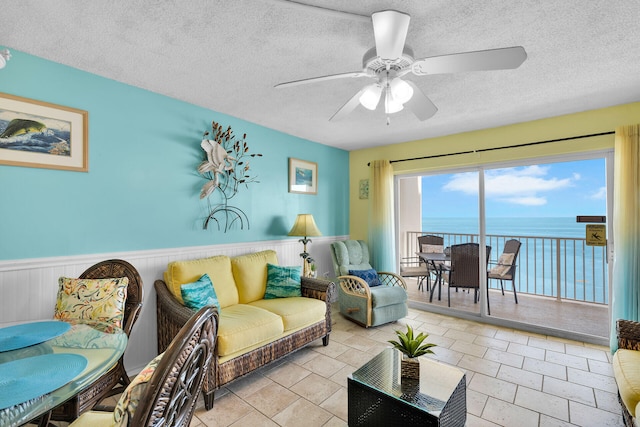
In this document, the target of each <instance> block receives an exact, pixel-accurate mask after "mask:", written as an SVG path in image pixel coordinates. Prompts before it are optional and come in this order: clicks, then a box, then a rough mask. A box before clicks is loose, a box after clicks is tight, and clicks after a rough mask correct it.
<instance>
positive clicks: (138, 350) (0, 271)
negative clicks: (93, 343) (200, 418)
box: [0, 236, 349, 374]
mask: <svg viewBox="0 0 640 427" xmlns="http://www.w3.org/2000/svg"><path fill="white" fill-rule="evenodd" d="M348 238H349V237H348V236H335V237H314V238H313V239H312V240H313V241H312V243H309V244H308V245H307V250H308V251H309V253H310V255H311V256H312V257H313V258H314V259H315V262H316V265H317V266H318V275H319V276H324V275H326V276H327V277H333V276H334V275H335V274H334V273H333V263H332V261H331V253H330V251H329V245H330V244H331V243H332V242H334V241H337V240H344V239H348ZM266 249H274V250H275V251H276V252H277V253H278V261H279V263H280V265H298V264H300V265H301V262H302V261H301V258H300V256H299V255H300V252H302V243H300V242H299V241H298V240H297V239H288V240H272V241H264V242H251V243H234V244H225V245H213V246H198V247H187V248H173V249H161V250H151V251H136V252H116V253H107V254H91V255H79V256H69V257H55V258H37V259H23V260H9V261H0V295H1V297H0V327H1V326H7V325H10V324H13V323H18V322H25V321H35V320H43V319H50V318H51V317H52V316H53V311H54V307H55V302H56V294H57V291H58V278H59V277H60V276H66V277H78V276H79V275H80V274H81V273H82V272H83V271H84V270H86V269H87V268H88V267H90V266H91V265H93V264H95V263H97V262H100V261H103V260H106V259H112V258H119V259H124V260H126V261H128V262H130V263H131V264H132V265H133V266H134V267H136V269H137V270H138V272H139V273H140V276H141V277H142V280H143V283H144V293H145V294H144V304H143V306H142V312H141V314H140V318H139V319H138V321H137V322H136V324H135V326H134V328H133V332H132V333H131V337H130V341H129V345H128V347H127V352H126V353H125V365H126V367H127V371H128V372H129V373H130V374H135V373H137V372H139V371H140V370H141V369H142V368H143V367H144V366H145V365H146V364H147V362H148V361H149V360H151V359H152V358H153V357H155V355H156V354H157V345H156V293H155V289H154V288H153V283H154V282H155V281H156V280H157V279H161V278H162V275H163V273H164V271H165V269H166V267H167V264H168V263H169V262H170V261H175V260H184V259H195V258H203V257H208V256H213V255H220V254H224V255H229V256H236V255H242V254H246V253H250V252H257V251H261V250H266Z"/></svg>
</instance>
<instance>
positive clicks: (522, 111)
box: [0, 0, 640, 150]
mask: <svg viewBox="0 0 640 427" xmlns="http://www.w3.org/2000/svg"><path fill="white" fill-rule="evenodd" d="M303 2H304V3H306V4H308V5H313V6H317V7H308V6H303V5H301V3H303ZM323 8H324V9H323ZM325 9H332V10H338V11H342V12H346V13H333V12H330V11H327V10H325ZM384 9H396V10H400V11H403V12H406V13H408V14H410V15H411V23H410V25H409V33H408V35H407V45H409V46H411V47H412V48H413V50H414V53H415V57H416V58H423V57H428V56H435V55H443V54H448V53H456V52H465V51H473V50H482V49H491V48H499V47H507V46H516V45H520V46H523V47H524V48H525V49H526V51H527V53H528V59H527V60H526V61H525V62H524V64H522V66H520V68H518V69H515V70H500V71H482V72H469V73H459V74H446V75H431V76H422V77H417V76H414V75H412V74H409V75H407V78H408V79H410V80H412V81H414V82H415V83H416V84H417V85H418V86H419V87H420V88H421V89H422V91H423V92H424V93H425V94H426V95H427V96H429V98H430V99H431V100H432V101H433V102H434V103H435V104H436V106H437V107H438V108H439V111H438V112H437V113H436V115H435V116H433V117H432V118H431V119H429V120H426V121H424V122H421V121H418V119H417V118H416V117H415V116H414V115H413V114H412V113H411V112H410V111H408V110H405V111H402V112H400V113H397V114H394V115H392V116H391V124H390V125H387V124H386V119H385V115H384V112H383V111H382V110H381V109H380V107H379V108H378V110H377V111H373V112H372V111H368V110H365V109H364V108H363V107H361V106H360V107H358V108H357V109H356V110H355V111H354V112H353V113H352V114H351V115H349V116H348V117H346V118H345V119H344V120H342V121H339V122H330V121H329V120H328V119H329V118H330V117H331V116H332V115H333V114H334V113H335V112H336V111H337V110H338V109H339V108H340V107H341V106H342V105H343V104H344V103H345V102H346V101H347V100H348V99H349V98H350V97H351V96H353V95H354V94H355V93H356V92H357V91H358V90H359V89H360V88H361V87H362V86H363V85H365V84H368V83H370V81H369V80H367V79H351V78H350V79H341V80H333V81H325V82H319V83H315V84H308V85H303V86H295V87H289V88H282V89H274V88H273V86H274V85H275V84H277V83H280V82H284V81H290V80H297V79H302V78H307V77H315V76H321V75H325V74H334V73H341V72H349V71H359V70H361V68H362V55H363V54H364V53H365V51H367V49H369V48H371V47H373V44H374V39H373V29H372V25H371V19H370V18H369V17H370V15H371V13H372V12H375V11H379V10H384ZM0 10H1V15H2V23H1V24H0V46H6V47H8V48H9V49H16V50H20V51H23V52H27V53H30V54H33V55H36V56H40V57H43V58H46V59H50V60H52V61H56V62H59V63H62V64H65V65H69V66H72V67H75V68H78V69H81V70H84V71H88V72H91V73H94V74H98V75H101V76H104V77H107V78H110V79H113V80H116V81H119V82H123V83H127V84H130V85H134V86H138V87H141V88H144V89H147V90H150V91H153V92H157V93H160V94H163V95H167V96H170V97H173V98H176V99H181V100H184V101H187V102H189V103H192V104H195V105H199V106H202V107H206V108H209V109H212V110H215V111H219V112H222V113H225V114H229V115H232V116H236V117H238V118H242V119H245V120H248V121H250V122H254V123H258V124H260V125H264V126H267V127H269V128H272V129H276V130H279V131H282V132H286V133H289V134H292V135H296V136H299V137H302V138H306V139H309V140H311V141H316V142H319V143H322V144H326V145H330V146H335V147H339V148H344V149H347V150H354V149H359V148H365V147H374V146H378V145H386V144H392V143H399V142H404V141H411V140H417V139H422V138H429V137H434V136H440V135H448V134H453V133H459V132H464V131H471V130H476V129H483V128H491V127H495V126H501V125H507V124H511V123H517V122H522V121H529V120H534V119H539V118H544V117H550V116H557V115H561V114H566V113H572V112H578V111H584V110H590V109H595V108H601V107H607V106H611V105H617V104H623V103H628V102H635V101H640V25H639V24H638V22H639V18H640V2H639V1H636V0H634V1H631V0H588V1H584V0H561V1H559V0H530V1H504V0H483V1H470V0H430V1H424V0H420V1H402V0H387V1H375V0H374V1H366V2H365V1H353V0H327V1H320V0H304V1H301V2H296V3H294V2H287V1H283V0H234V1H231V0H224V1H222V0H217V1H215V0H189V1H177V0H176V1H168V0H126V1H125V0H92V1H86V0H50V1H45V0H3V2H2V7H1V8H0ZM11 64H12V61H9V63H8V65H7V66H11ZM0 73H1V72H0ZM0 77H1V75H0Z"/></svg>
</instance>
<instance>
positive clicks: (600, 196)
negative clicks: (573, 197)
mask: <svg viewBox="0 0 640 427" xmlns="http://www.w3.org/2000/svg"><path fill="white" fill-rule="evenodd" d="M589 198H590V199H593V200H605V199H606V198H607V187H600V188H598V190H597V191H595V192H594V193H592V194H590V195H589Z"/></svg>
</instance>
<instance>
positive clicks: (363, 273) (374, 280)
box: [349, 268, 382, 288]
mask: <svg viewBox="0 0 640 427" xmlns="http://www.w3.org/2000/svg"><path fill="white" fill-rule="evenodd" d="M349 275H350V276H356V277H359V278H361V279H362V280H364V281H365V282H367V285H369V287H370V288H372V287H374V286H380V285H381V284H382V283H380V278H379V277H378V272H377V271H375V270H374V269H373V268H370V269H367V270H349Z"/></svg>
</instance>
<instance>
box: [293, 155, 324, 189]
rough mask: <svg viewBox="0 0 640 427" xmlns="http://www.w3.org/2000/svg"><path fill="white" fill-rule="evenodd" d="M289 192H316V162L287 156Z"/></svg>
mask: <svg viewBox="0 0 640 427" xmlns="http://www.w3.org/2000/svg"><path fill="white" fill-rule="evenodd" d="M289 193H303V194H317V193H318V164H317V163H314V162H307V161H305V160H300V159H294V158H292V157H289Z"/></svg>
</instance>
